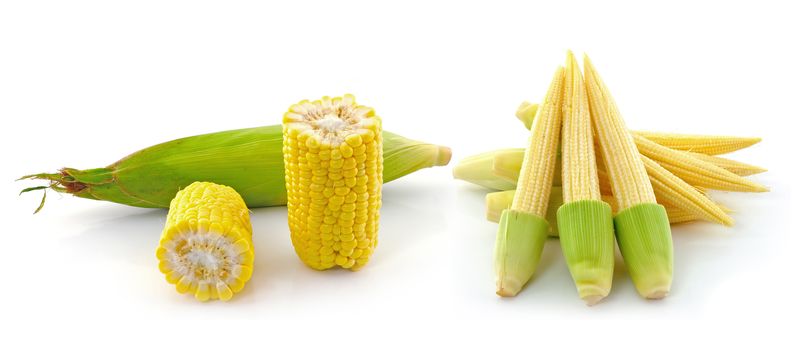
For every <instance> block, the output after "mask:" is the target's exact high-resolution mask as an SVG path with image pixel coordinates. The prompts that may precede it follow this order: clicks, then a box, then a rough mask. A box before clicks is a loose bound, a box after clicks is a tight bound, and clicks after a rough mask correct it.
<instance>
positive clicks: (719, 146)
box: [634, 131, 760, 155]
mask: <svg viewBox="0 0 808 350" xmlns="http://www.w3.org/2000/svg"><path fill="white" fill-rule="evenodd" d="M634 134H635V135H640V136H642V137H645V138H647V139H648V140H651V141H653V142H654V143H657V144H659V145H662V146H665V147H668V148H671V149H675V150H680V151H689V152H696V153H702V154H708V155H718V154H724V153H730V152H733V151H737V150H739V149H744V148H746V147H749V146H752V145H754V144H756V143H758V142H760V138H759V137H738V136H709V135H683V134H673V133H661V132H652V131H635V132H634Z"/></svg>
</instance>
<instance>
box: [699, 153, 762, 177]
mask: <svg viewBox="0 0 808 350" xmlns="http://www.w3.org/2000/svg"><path fill="white" fill-rule="evenodd" d="M687 155H689V156H691V157H693V158H696V159H698V160H702V161H705V162H707V163H710V164H713V165H715V166H717V167H719V168H722V169H724V170H727V171H729V172H731V173H733V174H735V175H738V176H749V175H755V174H760V173H762V172H766V169H764V168H761V167H759V166H754V165H751V164H746V163H743V162H739V161H737V160H732V159H727V158H721V157H716V156H711V155H707V154H701V153H695V152H688V153H687Z"/></svg>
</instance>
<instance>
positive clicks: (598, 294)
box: [578, 288, 609, 306]
mask: <svg viewBox="0 0 808 350" xmlns="http://www.w3.org/2000/svg"><path fill="white" fill-rule="evenodd" d="M608 294H609V292H608V291H605V290H603V289H601V288H591V289H583V290H579V291H578V295H579V296H580V297H581V299H582V300H583V301H584V302H585V303H586V305H587V306H593V305H595V304H597V303H599V302H600V301H601V300H603V298H605V297H606V295H608Z"/></svg>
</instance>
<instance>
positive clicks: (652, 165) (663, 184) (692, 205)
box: [640, 155, 733, 226]
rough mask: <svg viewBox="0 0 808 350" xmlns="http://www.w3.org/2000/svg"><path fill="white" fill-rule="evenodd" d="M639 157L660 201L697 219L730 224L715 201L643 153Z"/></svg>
mask: <svg viewBox="0 0 808 350" xmlns="http://www.w3.org/2000/svg"><path fill="white" fill-rule="evenodd" d="M640 157H641V158H642V161H643V163H644V164H645V169H646V171H647V172H648V177H649V178H650V179H651V185H652V186H653V188H654V194H656V196H657V199H658V200H659V202H660V203H670V204H671V205H672V206H673V207H676V208H679V209H680V210H682V211H684V212H687V213H690V214H691V215H694V216H696V217H697V218H699V219H703V220H707V221H712V222H716V223H719V224H722V225H725V226H732V224H733V220H732V218H731V217H730V216H729V215H727V213H725V212H724V211H723V210H721V208H720V207H719V206H718V205H717V204H716V203H715V202H713V201H712V200H710V199H709V198H707V197H706V196H705V195H704V194H703V193H700V192H699V191H698V190H696V189H695V188H694V187H693V186H690V185H689V184H688V183H687V182H685V181H684V180H682V179H680V178H678V177H677V176H676V175H673V174H672V173H671V172H670V171H668V170H667V169H665V168H663V167H662V166H661V165H659V164H657V162H655V161H653V160H652V159H650V158H648V157H646V156H643V155H640ZM667 207H668V206H666V208H667Z"/></svg>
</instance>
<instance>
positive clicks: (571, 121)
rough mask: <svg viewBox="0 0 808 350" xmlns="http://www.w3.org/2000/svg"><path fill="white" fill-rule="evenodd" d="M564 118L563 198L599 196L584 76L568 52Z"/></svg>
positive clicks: (562, 134) (562, 129)
mask: <svg viewBox="0 0 808 350" xmlns="http://www.w3.org/2000/svg"><path fill="white" fill-rule="evenodd" d="M564 79H565V82H564V106H563V118H562V122H561V178H562V180H561V184H562V185H561V186H562V189H563V190H564V202H565V203H570V202H575V201H579V200H589V199H600V188H599V185H598V169H597V165H596V164H595V147H594V140H593V136H592V119H591V117H590V115H589V100H588V99H587V97H586V87H585V86H584V77H583V75H582V74H581V70H580V69H579V68H578V63H577V62H576V59H575V56H573V54H572V53H571V52H568V53H567V65H566V73H565V74H564Z"/></svg>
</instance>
